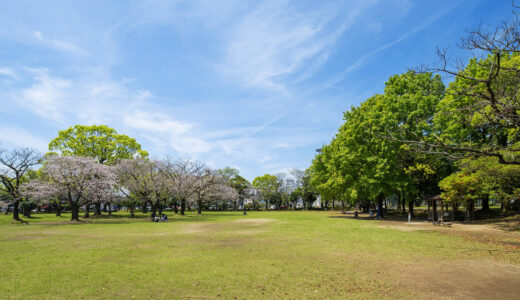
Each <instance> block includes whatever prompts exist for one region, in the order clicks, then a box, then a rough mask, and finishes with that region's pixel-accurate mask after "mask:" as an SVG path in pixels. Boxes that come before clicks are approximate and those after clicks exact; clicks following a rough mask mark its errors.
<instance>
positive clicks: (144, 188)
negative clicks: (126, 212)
mask: <svg viewBox="0 0 520 300" xmlns="http://www.w3.org/2000/svg"><path fill="white" fill-rule="evenodd" d="M116 168H117V175H118V179H119V188H120V192H121V193H123V194H124V195H125V196H126V197H128V198H129V199H130V201H127V204H129V206H130V207H129V209H130V212H131V214H132V215H133V214H134V213H133V212H134V211H135V203H141V204H142V206H143V207H146V206H147V205H148V204H149V203H150V204H152V200H153V197H154V196H155V192H156V190H155V188H156V185H155V183H154V179H156V178H157V177H158V175H157V174H156V170H157V166H156V162H153V161H150V160H148V159H146V158H135V159H124V160H122V161H121V162H120V163H119V164H118V165H117V166H116ZM152 211H153V205H152Z"/></svg>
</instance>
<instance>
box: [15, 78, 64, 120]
mask: <svg viewBox="0 0 520 300" xmlns="http://www.w3.org/2000/svg"><path fill="white" fill-rule="evenodd" d="M29 72H30V73H31V74H32V75H33V80H34V83H33V84H32V85H31V86H30V87H29V88H26V89H23V90H21V91H20V93H19V95H17V97H16V98H15V100H16V101H18V103H20V104H21V105H22V106H24V107H25V108H27V109H29V110H32V111H34V112H35V113H36V114H38V115H40V116H42V117H44V118H47V119H52V120H54V121H58V122H62V121H63V116H62V114H61V110H62V108H63V107H64V106H65V102H64V101H65V95H66V90H67V89H68V88H69V87H70V86H71V82H70V81H69V80H66V79H61V78H55V77H51V76H49V74H48V71H47V70H43V69H31V70H29Z"/></svg>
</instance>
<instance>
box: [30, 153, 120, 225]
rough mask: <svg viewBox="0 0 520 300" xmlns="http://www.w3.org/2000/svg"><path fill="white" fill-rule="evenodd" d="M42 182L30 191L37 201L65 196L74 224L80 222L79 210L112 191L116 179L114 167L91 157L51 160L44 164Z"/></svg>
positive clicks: (53, 158) (35, 184) (54, 158)
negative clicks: (38, 199)
mask: <svg viewBox="0 0 520 300" xmlns="http://www.w3.org/2000/svg"><path fill="white" fill-rule="evenodd" d="M40 171H41V173H42V178H43V179H37V181H35V182H34V183H31V185H30V186H29V188H27V193H28V195H32V196H33V197H35V198H40V199H41V198H45V197H51V196H55V197H63V198H65V199H66V200H67V201H68V202H69V205H70V207H71V209H72V216H71V220H72V221H79V209H80V207H81V206H83V205H89V204H90V203H92V202H93V201H95V200H96V199H99V198H103V197H107V195H110V194H111V193H112V192H113V189H114V187H115V185H116V183H117V177H116V175H115V173H114V172H113V171H114V170H113V169H112V167H109V166H106V165H103V164H100V163H98V162H97V161H96V160H94V159H92V158H88V157H77V156H65V157H57V156H51V157H48V158H47V159H46V161H45V163H44V164H43V167H42V169H41V170H40Z"/></svg>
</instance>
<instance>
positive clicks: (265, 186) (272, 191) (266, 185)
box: [253, 174, 278, 210]
mask: <svg viewBox="0 0 520 300" xmlns="http://www.w3.org/2000/svg"><path fill="white" fill-rule="evenodd" d="M253 187H254V188H255V189H257V190H258V191H260V193H262V197H263V198H264V200H265V209H266V210H268V209H269V201H271V200H274V198H275V195H276V193H277V191H278V178H277V177H276V176H274V175H270V174H265V175H263V176H258V177H256V178H255V179H254V180H253Z"/></svg>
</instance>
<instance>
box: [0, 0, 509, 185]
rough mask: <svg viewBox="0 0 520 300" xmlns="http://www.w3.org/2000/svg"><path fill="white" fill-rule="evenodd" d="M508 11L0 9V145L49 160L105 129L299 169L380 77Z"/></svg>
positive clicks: (246, 172) (224, 6) (385, 6)
mask: <svg viewBox="0 0 520 300" xmlns="http://www.w3.org/2000/svg"><path fill="white" fill-rule="evenodd" d="M511 15H512V14H511V2H510V1H506V0H504V1H484V0H481V1H478V0H467V1H463V0H461V1H456V0H450V1H443V0H440V1H407V0H384V1H383V0H380V1H376V0H373V1H372V0H360V1H354V0H348V1H304V0H301V1H282V0H277V1H269V0H268V1H243V0H239V1H238V0H237V1H233V0H231V1H212V0H205V1H181V0H172V1H167V0H162V1H145V0H143V1H140V0H135V1H19V0H17V1H14V0H13V1H2V2H1V3H0V104H1V105H0V143H2V144H3V146H8V147H17V146H31V147H34V148H37V149H40V150H41V151H46V149H47V144H48V142H49V141H50V140H51V139H52V138H54V137H55V136H56V135H57V132H58V131H59V130H63V129H66V128H68V127H70V126H72V125H75V124H106V125H109V126H111V127H113V128H115V129H116V130H117V131H118V132H119V133H123V134H127V135H129V136H132V137H134V138H136V139H137V140H138V142H140V143H141V144H142V146H143V148H144V149H146V150H148V151H149V152H150V154H151V155H152V157H157V158H160V157H162V156H164V155H171V156H179V157H183V158H194V159H198V160H200V161H203V162H205V163H207V164H208V165H209V166H211V167H214V168H221V167H224V166H228V165H229V166H233V167H236V168H238V169H239V170H240V171H241V173H242V175H243V176H245V177H246V178H248V179H253V178H254V177H255V176H258V175H263V174H265V173H272V174H276V173H279V172H284V171H285V172H286V171H288V170H290V169H291V168H293V167H298V168H306V167H308V166H309V164H310V162H311V160H312V158H313V157H314V154H315V150H316V149H317V148H319V147H320V146H321V145H322V144H324V143H327V142H329V141H330V139H331V138H332V137H333V136H334V134H335V133H336V131H337V129H338V127H339V126H340V125H341V123H342V114H343V112H344V111H345V110H347V109H348V108H349V107H350V106H352V105H357V104H359V103H360V102H361V101H363V100H364V99H366V98H368V97H370V96H371V95H373V94H375V93H380V92H381V91H382V90H383V88H384V83H385V81H386V80H387V79H388V77H389V76H391V75H393V74H397V73H402V72H405V71H406V70H407V69H408V68H413V67H415V66H418V65H420V64H423V63H432V62H434V61H435V56H434V53H435V47H437V46H441V47H442V46H449V45H451V46H454V45H455V44H456V43H457V40H458V39H459V38H460V37H461V36H462V35H463V34H464V31H465V30H466V29H469V28H474V27H476V26H478V25H479V24H480V23H481V22H482V23H483V24H484V25H486V24H489V25H496V24H497V23H498V22H500V21H502V20H505V19H507V18H510V17H511ZM451 49H452V52H453V55H455V56H458V55H460V54H461V53H459V52H458V51H457V50H456V49H455V48H454V47H452V48H451Z"/></svg>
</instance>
